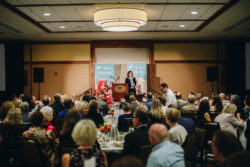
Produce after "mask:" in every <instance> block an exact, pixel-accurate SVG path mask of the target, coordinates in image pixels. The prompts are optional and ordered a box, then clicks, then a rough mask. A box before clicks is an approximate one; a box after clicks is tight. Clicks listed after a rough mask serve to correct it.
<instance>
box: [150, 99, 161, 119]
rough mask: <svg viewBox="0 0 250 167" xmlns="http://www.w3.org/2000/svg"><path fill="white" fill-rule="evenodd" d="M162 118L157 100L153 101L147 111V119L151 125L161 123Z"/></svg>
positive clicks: (159, 103)
mask: <svg viewBox="0 0 250 167" xmlns="http://www.w3.org/2000/svg"><path fill="white" fill-rule="evenodd" d="M162 117H163V112H162V107H161V102H160V100H158V99H154V100H153V102H152V106H151V109H150V111H149V119H150V121H151V124H153V123H162V120H161V118H162Z"/></svg>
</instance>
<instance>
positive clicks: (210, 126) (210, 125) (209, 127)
mask: <svg viewBox="0 0 250 167" xmlns="http://www.w3.org/2000/svg"><path fill="white" fill-rule="evenodd" d="M203 126H204V129H205V130H206V134H205V141H211V140H212V138H213V136H214V133H215V132H216V131H218V130H220V124H219V123H218V122H205V123H203Z"/></svg>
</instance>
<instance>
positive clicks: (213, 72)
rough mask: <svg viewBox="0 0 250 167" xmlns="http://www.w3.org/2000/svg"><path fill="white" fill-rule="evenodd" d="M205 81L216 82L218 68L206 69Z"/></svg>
mask: <svg viewBox="0 0 250 167" xmlns="http://www.w3.org/2000/svg"><path fill="white" fill-rule="evenodd" d="M207 81H208V82H209V81H218V67H207Z"/></svg>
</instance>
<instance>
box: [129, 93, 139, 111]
mask: <svg viewBox="0 0 250 167" xmlns="http://www.w3.org/2000/svg"><path fill="white" fill-rule="evenodd" d="M129 103H130V106H131V107H130V111H131V113H132V114H133V113H134V112H135V110H136V107H137V106H138V103H137V101H136V98H135V95H130V96H129Z"/></svg>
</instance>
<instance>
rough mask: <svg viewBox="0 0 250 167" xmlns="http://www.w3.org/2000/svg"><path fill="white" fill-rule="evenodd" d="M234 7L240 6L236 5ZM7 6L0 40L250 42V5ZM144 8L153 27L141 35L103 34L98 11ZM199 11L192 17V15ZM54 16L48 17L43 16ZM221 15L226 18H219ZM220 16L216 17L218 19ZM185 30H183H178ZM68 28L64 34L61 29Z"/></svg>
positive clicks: (24, 1) (0, 11)
mask: <svg viewBox="0 0 250 167" xmlns="http://www.w3.org/2000/svg"><path fill="white" fill-rule="evenodd" d="M234 1H235V0H234ZM228 3H232V2H231V1H230V0H102V1H100V0H92V1H91V0H6V1H0V40H25V41H86V40H112V39H115V40H128V39H150V40H226V39H243V38H244V39H249V38H250V12H249V11H248V10H249V8H250V1H249V0H240V1H239V2H236V3H235V4H234V5H233V6H231V7H230V8H229V9H227V10H226V11H224V10H223V7H225V6H227V5H228ZM117 6H118V7H129V8H141V9H143V10H145V11H146V12H147V13H148V22H147V24H146V25H145V26H142V27H140V29H139V31H136V32H119V33H117V32H103V31H102V30H101V28H100V27H97V26H95V25H94V23H93V13H94V11H95V10H98V9H103V8H112V7H117ZM193 10H194V11H198V14H197V15H191V14H190V11H193ZM45 12H49V13H51V15H50V16H49V17H45V16H43V14H44V13H45ZM218 12H221V13H220V14H218ZM216 13H217V15H218V16H217V17H215V15H216ZM180 24H184V25H185V27H184V28H180V27H179V25H180ZM62 25H63V26H65V28H64V29H61V28H59V27H60V26H62Z"/></svg>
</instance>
